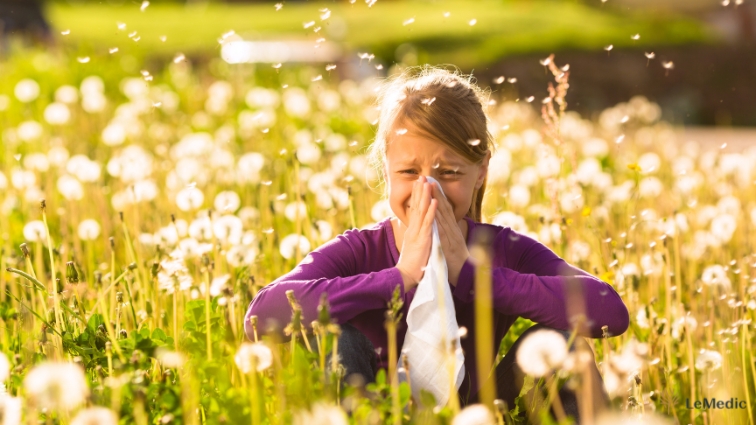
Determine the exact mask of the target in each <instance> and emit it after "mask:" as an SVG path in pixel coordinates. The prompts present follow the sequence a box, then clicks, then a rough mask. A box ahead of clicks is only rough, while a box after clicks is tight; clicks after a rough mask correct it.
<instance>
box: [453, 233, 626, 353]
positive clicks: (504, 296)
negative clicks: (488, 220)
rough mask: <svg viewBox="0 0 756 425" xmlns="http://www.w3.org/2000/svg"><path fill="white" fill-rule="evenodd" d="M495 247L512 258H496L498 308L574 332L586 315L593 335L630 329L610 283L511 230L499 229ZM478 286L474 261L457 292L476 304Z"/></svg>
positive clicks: (463, 273)
mask: <svg viewBox="0 0 756 425" xmlns="http://www.w3.org/2000/svg"><path fill="white" fill-rule="evenodd" d="M493 249H494V251H495V252H494V258H495V259H506V264H497V263H496V262H494V264H493V267H492V274H493V278H492V286H493V288H492V289H493V307H494V309H495V310H496V311H498V312H499V313H502V314H506V315H512V316H521V317H524V318H526V319H530V320H532V321H534V322H536V323H542V324H544V325H546V326H549V327H553V328H556V329H564V330H572V328H573V324H572V321H571V319H573V318H575V317H576V316H577V315H580V314H583V315H585V318H586V319H587V322H586V323H584V325H583V326H582V327H580V328H579V329H578V333H579V334H581V335H583V336H589V337H592V338H600V337H601V336H602V329H601V328H602V327H603V326H608V332H609V334H610V335H620V334H622V333H624V332H625V330H627V327H628V324H629V315H628V311H627V307H626V306H625V304H624V302H623V301H622V299H621V298H620V296H619V294H618V293H617V292H616V291H615V290H614V288H613V287H612V286H611V285H609V284H608V283H606V282H603V281H602V280H600V279H598V278H596V277H594V276H592V275H590V274H588V273H586V272H585V271H583V270H581V269H579V268H577V267H574V266H571V265H570V264H568V263H567V262H566V261H564V260H563V259H561V258H559V256H557V255H556V254H555V253H554V252H553V251H551V250H550V249H549V248H547V247H546V246H545V245H543V244H541V243H540V242H538V241H536V240H534V239H532V238H529V237H527V236H525V235H522V234H519V233H517V232H515V231H513V230H511V229H506V230H504V231H501V232H499V234H498V235H497V236H496V239H495V240H494V246H493ZM503 253H506V255H503ZM474 288H475V265H474V264H473V263H472V262H470V261H469V260H468V261H467V262H465V264H464V265H463V266H462V269H461V271H460V275H459V279H458V281H457V286H456V287H455V288H454V291H453V295H454V297H456V298H458V299H459V300H460V301H462V302H464V303H472V302H473V299H474V298H473V297H474V295H473V294H474Z"/></svg>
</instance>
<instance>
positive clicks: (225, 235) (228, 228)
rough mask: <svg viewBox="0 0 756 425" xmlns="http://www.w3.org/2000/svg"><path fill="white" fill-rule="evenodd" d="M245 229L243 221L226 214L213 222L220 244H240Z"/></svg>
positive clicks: (214, 232)
mask: <svg viewBox="0 0 756 425" xmlns="http://www.w3.org/2000/svg"><path fill="white" fill-rule="evenodd" d="M243 227H244V225H243V224H242V221H241V219H240V218H239V217H237V216H235V215H232V214H226V215H223V216H221V217H220V218H218V219H216V220H213V234H214V235H215V237H216V238H218V240H219V241H220V242H224V243H232V244H237V243H239V241H241V237H242V230H243Z"/></svg>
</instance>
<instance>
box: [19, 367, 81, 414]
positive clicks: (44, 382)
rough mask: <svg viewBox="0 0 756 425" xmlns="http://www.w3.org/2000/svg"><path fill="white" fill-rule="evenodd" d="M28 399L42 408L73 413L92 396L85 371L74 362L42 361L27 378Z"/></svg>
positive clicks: (25, 385)
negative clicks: (71, 411)
mask: <svg viewBox="0 0 756 425" xmlns="http://www.w3.org/2000/svg"><path fill="white" fill-rule="evenodd" d="M24 388H25V389H26V393H27V394H28V396H29V398H30V399H32V400H33V401H34V403H35V404H36V405H37V406H39V407H41V408H46V409H51V410H62V411H70V410H73V409H74V408H76V407H77V406H79V405H80V404H82V403H83V402H84V401H85V400H86V398H87V396H88V395H89V387H88V386H87V379H86V377H85V376H84V371H83V370H82V369H81V367H79V366H78V365H76V364H74V363H58V362H42V363H40V364H38V365H37V366H35V367H34V368H33V369H32V370H31V371H29V373H28V374H27V375H26V377H25V378H24Z"/></svg>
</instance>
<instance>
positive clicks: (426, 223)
mask: <svg viewBox="0 0 756 425" xmlns="http://www.w3.org/2000/svg"><path fill="white" fill-rule="evenodd" d="M437 209H438V199H431V202H430V206H429V207H428V213H427V214H425V219H424V220H423V229H424V230H427V229H428V228H429V227H430V226H432V225H433V220H434V219H435V217H436V211H437Z"/></svg>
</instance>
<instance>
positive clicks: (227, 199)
mask: <svg viewBox="0 0 756 425" xmlns="http://www.w3.org/2000/svg"><path fill="white" fill-rule="evenodd" d="M240 205H241V199H240V198H239V195H238V194H237V193H236V192H234V191H233V190H226V191H223V192H220V193H218V194H217V195H215V201H213V206H215V209H216V210H218V211H221V212H231V213H232V212H234V211H236V210H238V209H239V206H240Z"/></svg>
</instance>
